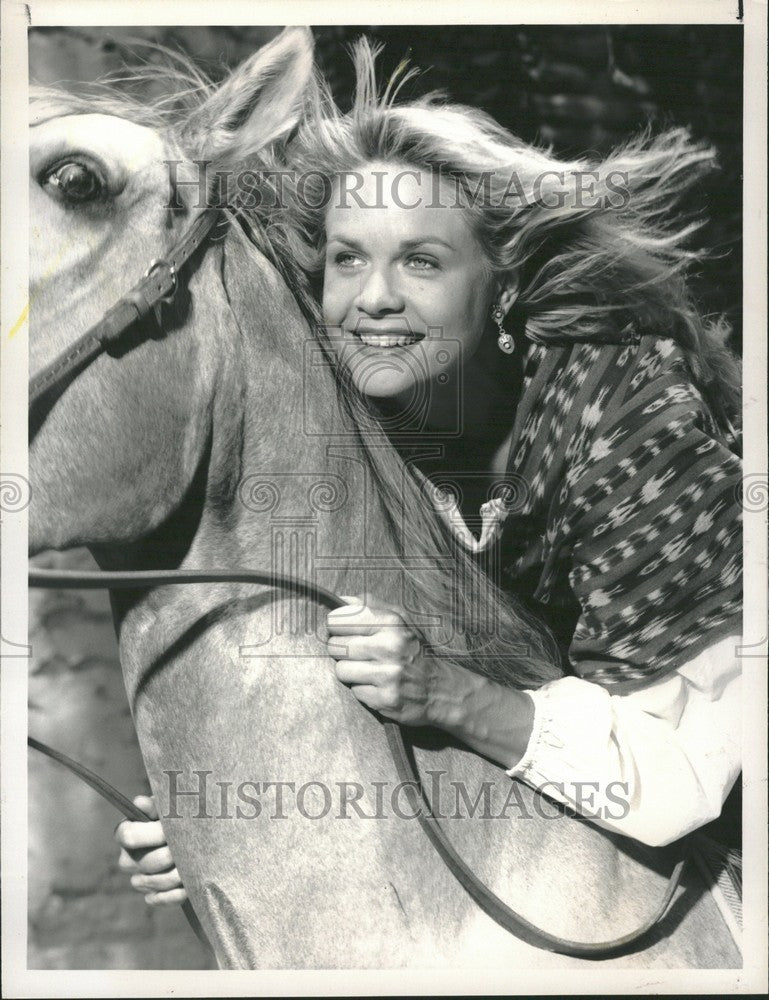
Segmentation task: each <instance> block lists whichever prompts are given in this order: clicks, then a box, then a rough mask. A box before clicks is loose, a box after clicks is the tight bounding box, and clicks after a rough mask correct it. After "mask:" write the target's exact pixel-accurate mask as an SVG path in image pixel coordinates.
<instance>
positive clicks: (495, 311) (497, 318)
mask: <svg viewBox="0 0 769 1000" xmlns="http://www.w3.org/2000/svg"><path fill="white" fill-rule="evenodd" d="M491 318H492V319H493V320H494V322H495V323H496V324H497V326H498V327H499V338H498V339H497V346H498V347H499V349H500V351H504V353H505V354H512V353H513V351H514V350H515V342H514V341H513V338H512V337H511V336H510V334H509V333H508V332H507V330H506V329H505V328H504V326H503V325H502V323H503V320H504V318H505V314H504V312H502V307H501V306H500V305H498V304H497V305H495V306H492V309H491Z"/></svg>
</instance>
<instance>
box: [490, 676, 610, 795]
mask: <svg viewBox="0 0 769 1000" xmlns="http://www.w3.org/2000/svg"><path fill="white" fill-rule="evenodd" d="M526 693H527V694H529V695H530V696H531V699H532V701H533V702H534V720H533V724H532V731H531V735H530V737H529V742H528V744H527V746H526V751H525V753H524V755H523V757H521V759H520V760H519V761H518V763H517V764H516V765H515V767H511V768H510V769H509V770H508V771H506V773H507V774H508V775H509V776H510V777H511V778H520V779H522V780H523V781H525V782H526V783H527V784H530V785H533V786H534V787H535V788H540V789H541V790H542V791H546V793H547V795H548V796H550V797H551V798H554V799H557V800H558V801H560V802H563V803H567V802H568V801H570V800H571V799H572V798H573V796H565V795H564V794H563V792H559V790H558V789H559V787H561V788H563V786H564V785H565V784H566V783H568V782H570V781H573V782H584V781H585V778H586V777H595V778H596V779H598V778H600V777H602V773H603V772H604V771H605V767H606V763H605V762H606V755H607V750H608V749H609V746H610V744H611V728H612V709H611V701H610V697H611V696H610V695H609V693H608V691H606V690H605V689H604V688H601V687H598V685H595V684H590V683H588V682H587V681H584V680H581V679H580V678H577V677H561V678H559V679H558V680H555V681H551V682H550V683H549V684H545V685H543V686H542V687H541V688H537V689H536V690H534V691H527V692H526ZM599 762H600V763H599ZM600 764H602V765H603V766H600ZM597 772H600V773H597ZM543 786H547V787H546V788H545V787H543Z"/></svg>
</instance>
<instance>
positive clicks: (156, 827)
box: [115, 819, 166, 851]
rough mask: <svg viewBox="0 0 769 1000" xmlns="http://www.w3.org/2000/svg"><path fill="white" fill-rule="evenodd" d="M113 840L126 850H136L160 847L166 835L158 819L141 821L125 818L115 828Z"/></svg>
mask: <svg viewBox="0 0 769 1000" xmlns="http://www.w3.org/2000/svg"><path fill="white" fill-rule="evenodd" d="M115 840H116V841H117V842H118V844H120V846H121V847H125V848H126V850H129V851H138V850H146V849H147V848H150V849H152V848H155V847H162V846H163V844H165V843H166V836H165V834H164V833H163V827H162V825H161V823H160V820H150V821H148V822H146V823H142V822H139V821H136V822H132V821H131V820H127V819H125V820H123V822H122V823H120V824H119V825H118V827H117V829H116V830H115Z"/></svg>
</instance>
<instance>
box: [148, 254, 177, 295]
mask: <svg viewBox="0 0 769 1000" xmlns="http://www.w3.org/2000/svg"><path fill="white" fill-rule="evenodd" d="M161 267H167V268H168V273H169V275H170V277H171V281H172V285H171V289H170V291H168V292H166V294H165V295H163V296H161V297H160V298H158V300H157V301H158V302H167V303H170V302H173V300H174V296H175V295H176V290H177V288H178V287H179V279H178V277H177V274H176V268H175V267H174V265H173V264H169V263H168V261H167V260H165V259H164V258H163V257H156V258H155V259H154V260H153V261H150V266H149V267H148V268H147V270H146V271H145V272H144V277H145V278H149V277H150V276H151V275H152V274H154V273H155V271H158V270H160V268H161Z"/></svg>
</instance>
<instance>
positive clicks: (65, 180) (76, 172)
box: [45, 160, 104, 205]
mask: <svg viewBox="0 0 769 1000" xmlns="http://www.w3.org/2000/svg"><path fill="white" fill-rule="evenodd" d="M45 183H46V184H48V185H50V187H52V188H53V189H54V190H55V191H56V192H57V193H58V194H59V195H60V196H61V197H62V198H64V199H65V201H68V202H70V203H71V204H78V205H82V204H84V203H85V202H88V201H95V200H96V199H97V198H100V197H102V195H103V194H104V182H103V181H102V179H101V177H99V175H98V174H97V173H96V171H95V170H94V169H93V167H89V166H88V165H87V164H85V163H80V162H79V161H77V160H69V161H68V162H66V163H60V164H59V165H58V166H57V167H55V168H54V169H53V170H51V171H49V173H47V174H46V176H45Z"/></svg>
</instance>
